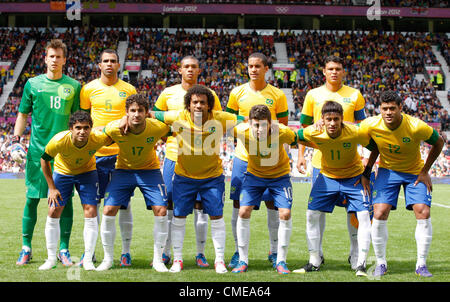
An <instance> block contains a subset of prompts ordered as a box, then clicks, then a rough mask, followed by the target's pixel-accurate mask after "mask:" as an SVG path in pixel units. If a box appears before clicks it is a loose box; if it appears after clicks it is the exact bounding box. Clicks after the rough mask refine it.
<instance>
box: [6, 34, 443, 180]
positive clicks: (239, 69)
mask: <svg viewBox="0 0 450 302" xmlns="http://www.w3.org/2000/svg"><path fill="white" fill-rule="evenodd" d="M1 35H2V36H10V35H21V37H22V38H23V39H21V41H22V40H23V42H22V43H24V45H26V41H27V39H29V38H33V39H35V40H36V45H35V48H34V50H33V52H32V54H30V58H29V60H28V62H27V64H26V67H25V68H24V70H23V72H22V74H21V76H20V78H19V80H18V81H17V83H16V85H15V88H14V90H13V93H11V95H10V96H9V98H8V100H7V102H6V104H5V105H4V106H3V107H2V109H1V110H0V134H1V135H0V145H1V146H0V148H1V149H0V150H1V151H0V153H1V154H0V169H1V170H2V171H3V172H13V171H17V170H19V171H20V172H23V168H24V163H22V164H15V163H13V161H12V160H11V158H10V155H9V150H8V146H9V144H10V143H9V140H10V137H11V135H12V133H13V128H14V120H15V116H16V115H17V109H18V104H19V102H20V99H21V95H22V92H23V86H24V84H25V82H26V81H27V79H28V78H30V77H33V76H35V75H38V74H40V73H42V72H44V70H45V63H44V60H43V56H42V53H43V49H44V47H45V43H46V41H48V40H49V39H50V38H51V37H55V38H61V39H63V41H64V42H65V43H66V44H67V45H68V48H69V55H68V60H67V64H66V68H65V72H66V73H67V75H69V76H71V77H73V78H75V79H77V80H79V81H80V82H81V84H82V85H84V84H85V83H87V82H89V81H91V80H92V79H94V78H97V77H98V68H97V64H96V59H97V55H98V53H99V52H100V51H101V50H102V49H105V48H116V47H117V44H118V41H119V40H121V39H125V38H126V39H128V41H129V49H128V51H127V58H126V59H127V60H138V61H140V62H141V69H142V70H146V71H147V73H146V76H145V77H142V76H140V77H139V78H137V79H135V80H134V82H133V83H132V84H134V85H135V86H136V88H137V90H138V91H140V92H141V93H144V94H145V95H146V96H147V97H148V99H149V102H150V104H151V105H153V104H154V102H155V101H156V99H157V97H158V96H159V94H160V92H161V91H162V90H163V89H164V88H165V87H166V86H171V85H173V84H176V83H178V82H179V74H178V64H179V62H180V60H181V58H182V57H183V56H185V55H188V54H192V55H194V56H196V57H197V58H199V60H200V62H201V63H200V67H201V69H202V74H201V75H200V77H199V84H203V85H206V86H209V87H211V88H212V89H214V90H215V92H216V93H217V95H218V96H219V99H220V100H221V102H222V107H223V108H225V106H226V103H227V101H228V95H229V93H230V91H231V89H232V88H234V87H235V86H237V85H240V84H242V83H245V82H247V81H248V75H247V70H246V58H247V56H248V55H249V54H250V53H252V52H254V51H260V52H263V53H264V54H265V55H266V56H267V57H268V58H269V60H270V66H272V64H273V63H275V62H276V57H275V49H274V42H277V41H282V42H285V43H286V45H287V49H288V57H289V60H290V61H291V62H292V63H293V64H295V65H296V69H297V70H298V72H299V74H298V76H297V77H296V78H297V80H296V81H295V83H293V84H292V87H291V88H292V91H293V97H294V104H295V108H296V112H291V116H290V117H291V119H294V120H295V119H298V117H299V113H300V112H301V108H302V103H303V98H304V96H305V94H306V92H307V91H308V90H309V89H311V88H314V87H317V86H319V85H321V84H322V83H323V75H322V72H321V68H320V66H322V65H321V64H322V62H321V58H323V57H325V55H330V54H335V53H338V54H339V55H340V56H343V57H345V58H346V60H347V62H349V65H348V66H347V67H348V70H347V71H348V76H347V78H346V79H347V80H346V81H347V82H346V84H347V85H349V86H352V87H355V88H358V89H360V91H361V93H362V94H363V96H364V98H365V100H366V115H367V116H371V115H376V114H378V113H379V111H378V105H379V104H378V97H379V94H380V93H381V92H382V91H383V90H385V89H394V90H396V91H398V92H399V94H400V95H401V96H402V98H403V99H404V102H405V105H404V111H405V112H406V113H408V114H411V115H413V116H416V117H419V118H420V119H422V120H424V121H426V122H429V123H439V124H440V129H441V134H442V135H444V136H445V133H444V132H443V131H448V130H450V127H449V125H450V117H449V115H448V112H447V110H445V109H444V108H443V107H442V105H441V104H440V102H439V100H438V98H437V97H436V89H435V87H434V86H433V84H432V82H431V81H430V80H429V79H427V78H423V79H421V80H420V81H419V80H418V79H416V78H414V77H413V76H411V75H414V74H417V73H425V72H424V68H425V65H429V64H437V60H436V58H435V57H434V55H433V53H432V52H431V51H430V49H431V44H439V45H440V49H441V52H442V54H443V56H444V57H446V58H447V60H448V57H449V52H448V39H447V38H441V37H432V36H431V35H425V34H421V33H416V34H400V33H395V34H393V35H387V34H384V33H381V32H376V31H374V32H372V33H370V34H368V35H365V34H362V33H358V32H345V33H317V32H307V31H305V32H303V33H302V34H292V33H288V34H281V33H280V34H278V33H276V34H274V35H273V37H272V36H260V35H257V34H256V32H253V33H249V34H242V33H239V32H238V33H236V34H230V33H224V32H222V31H215V32H213V33H208V32H205V33H188V32H186V31H184V30H178V31H176V32H175V33H169V32H168V31H161V30H154V29H153V30H145V29H130V30H129V31H128V33H125V32H124V31H121V30H118V29H109V30H105V29H101V28H97V29H95V30H93V29H88V28H86V29H78V28H73V29H67V30H66V31H65V32H58V31H54V30H49V29H47V30H46V31H44V32H38V31H37V30H33V29H31V30H30V31H28V32H24V33H20V32H17V31H14V30H9V31H8V30H4V31H2V32H1ZM393 45H396V47H397V50H396V51H393V49H392V47H393ZM17 48H18V49H19V48H20V47H17ZM19 51H20V50H18V52H19ZM86 51H87V54H86V53H85V52H86ZM18 57H20V55H16V59H17V58H18ZM270 83H271V84H273V85H275V86H280V85H279V82H278V81H276V80H271V81H270ZM29 131H30V129H29V127H28V128H27V129H26V130H25V135H26V136H27V135H29ZM444 138H445V140H446V141H447V138H446V137H444ZM21 143H22V144H23V146H24V148H25V149H26V148H27V143H28V142H27V139H26V138H25V139H24V140H23V141H22V142H21ZM157 150H158V155H159V156H160V159H161V162H163V159H164V155H165V146H164V144H160V145H158V149H157ZM233 150H234V146H233V143H232V142H229V141H228V142H227V141H224V144H223V145H222V146H221V157H222V160H223V164H224V173H225V175H231V166H232V165H231V163H232V159H233ZM428 150H429V148H428V147H427V146H426V145H424V146H423V147H422V151H423V154H427V151H428ZM310 153H311V152H309V151H308V152H307V154H306V158H307V159H308V158H310V157H311V154H312V153H311V154H310ZM449 156H450V152H449V151H448V149H447V146H445V147H444V149H443V151H442V154H441V156H440V157H439V159H438V160H437V161H436V162H435V164H434V166H433V168H432V169H431V171H432V172H431V174H432V175H433V176H436V177H440V176H450V173H449V167H448V165H449V160H448V158H449ZM293 167H295V164H294V165H293Z"/></svg>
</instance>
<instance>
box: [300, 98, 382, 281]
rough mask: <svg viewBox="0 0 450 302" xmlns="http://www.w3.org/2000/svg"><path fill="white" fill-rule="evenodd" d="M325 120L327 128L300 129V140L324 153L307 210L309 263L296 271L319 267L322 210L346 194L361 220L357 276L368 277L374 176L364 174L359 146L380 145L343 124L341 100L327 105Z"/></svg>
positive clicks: (313, 269) (327, 210) (350, 208)
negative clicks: (370, 209)
mask: <svg viewBox="0 0 450 302" xmlns="http://www.w3.org/2000/svg"><path fill="white" fill-rule="evenodd" d="M322 119H323V121H324V129H321V130H316V129H315V127H314V126H309V127H307V128H305V129H301V130H300V131H299V132H298V137H299V143H301V144H303V143H304V142H311V143H314V144H315V145H316V148H317V149H319V150H320V151H321V152H322V170H321V172H320V174H319V176H318V178H317V180H316V181H315V182H314V185H313V187H312V189H311V193H310V196H309V200H308V210H307V212H306V238H307V243H308V249H309V254H310V257H309V262H308V263H307V264H306V265H305V266H304V267H303V268H300V269H298V270H295V271H294V273H306V272H311V271H317V270H319V268H320V264H321V262H322V260H321V257H320V254H319V252H320V251H319V250H320V249H319V245H320V240H319V239H320V229H319V224H320V221H319V218H320V212H327V213H331V212H333V209H334V206H335V205H336V200H338V199H339V198H338V197H339V196H342V195H343V197H344V198H345V199H346V200H347V201H348V204H347V212H356V216H357V218H358V223H359V227H358V249H359V251H358V262H357V268H356V275H357V276H367V273H366V258H367V254H368V252H369V248H370V232H371V223H370V215H369V206H370V202H371V201H370V185H369V179H370V175H369V176H368V177H367V178H366V177H363V175H362V174H363V171H364V167H363V164H362V162H361V157H360V155H359V153H358V149H357V148H358V144H360V145H362V146H365V147H366V148H367V149H369V150H370V149H372V148H374V147H375V146H376V145H375V143H374V142H373V141H371V140H370V137H369V136H368V135H367V134H365V133H363V132H362V131H360V129H359V128H358V127H357V126H355V125H351V124H344V123H343V109H342V106H341V105H340V104H339V103H337V102H334V101H328V102H326V103H325V104H324V105H323V107H322ZM369 143H370V145H369ZM369 174H370V173H369Z"/></svg>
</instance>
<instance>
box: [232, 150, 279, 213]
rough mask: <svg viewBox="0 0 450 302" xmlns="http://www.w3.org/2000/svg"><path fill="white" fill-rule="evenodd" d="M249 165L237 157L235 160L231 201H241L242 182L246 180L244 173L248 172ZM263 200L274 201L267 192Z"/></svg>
mask: <svg viewBox="0 0 450 302" xmlns="http://www.w3.org/2000/svg"><path fill="white" fill-rule="evenodd" d="M247 165H248V163H247V162H246V161H243V160H242V159H239V158H237V157H235V158H234V159H233V168H232V170H231V184H230V199H231V200H239V197H240V195H241V187H242V181H243V179H244V173H246V172H247ZM261 198H262V199H261V200H264V201H273V200H274V198H273V197H272V196H271V195H270V192H269V191H268V190H266V191H265V192H264V194H263V195H262V197H261ZM258 208H259V206H258V207H255V209H258Z"/></svg>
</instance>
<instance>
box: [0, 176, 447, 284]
mask: <svg viewBox="0 0 450 302" xmlns="http://www.w3.org/2000/svg"><path fill="white" fill-rule="evenodd" d="M226 188H227V192H226V196H227V198H226V202H225V209H224V217H225V221H226V226H227V245H226V253H225V256H226V261H227V264H228V261H229V260H230V258H231V256H232V254H233V253H234V242H233V238H232V235H231V225H230V219H231V209H232V202H231V201H230V200H229V198H228V196H229V182H227V184H226ZM293 189H294V192H293V194H294V204H293V208H292V210H293V212H292V218H293V231H292V236H291V242H290V246H289V253H288V257H287V263H288V267H289V268H290V269H291V270H293V269H297V268H299V267H301V266H303V265H304V264H306V262H307V261H308V257H309V256H308V249H307V246H306V238H305V223H306V222H305V216H306V215H305V211H306V204H307V198H308V194H309V191H310V184H308V183H294V184H293ZM433 189H434V190H433V203H434V205H433V206H432V210H431V217H432V223H433V242H432V245H431V249H430V253H429V257H428V267H429V269H430V271H431V272H432V273H433V274H434V276H433V277H432V278H428V279H424V278H419V277H417V276H416V275H415V274H414V270H415V262H416V243H415V239H414V232H415V226H416V220H415V217H414V214H413V212H410V211H407V210H406V209H405V208H404V199H403V193H401V195H400V199H399V207H398V210H396V211H392V212H391V214H390V217H389V222H388V228H389V241H388V247H387V259H388V269H389V271H388V274H387V275H386V276H384V277H383V278H382V279H381V281H383V282H391V281H393V282H416V281H425V282H448V281H450V274H449V272H450V248H449V247H450V246H449V238H450V224H449V217H450V199H449V198H448V196H449V194H450V186H448V185H434V187H433ZM0 192H2V193H1V196H0V205H1V211H0V223H1V228H0V238H1V248H0V281H1V282H22V281H27V282H29V281H40V282H91V281H95V282H186V281H189V282H205V281H207V282H302V281H306V282H322V281H324V282H379V281H378V280H373V279H371V278H365V277H359V278H357V277H356V276H355V274H354V272H353V271H352V270H351V269H350V267H349V264H348V263H347V257H348V251H349V238H348V233H347V227H346V217H345V212H344V210H343V209H342V208H335V211H334V213H332V214H328V215H327V220H326V230H325V235H324V253H325V265H323V266H322V268H321V271H320V272H314V273H310V274H307V275H298V274H290V275H278V274H277V273H276V272H275V270H274V269H273V268H272V267H271V265H270V263H269V262H268V260H267V254H268V250H269V242H268V231H267V219H266V216H267V212H266V209H265V206H264V205H262V206H261V210H260V211H254V212H253V214H252V220H251V235H250V249H249V271H248V272H247V273H243V274H232V273H227V274H223V275H219V274H216V273H215V271H214V268H213V266H214V265H213V263H214V248H213V244H212V240H211V237H210V231H209V233H208V242H207V245H206V253H205V254H206V257H207V259H208V260H209V262H210V264H212V265H211V267H210V268H206V269H200V268H197V267H196V265H195V261H194V257H195V252H196V249H195V233H194V229H193V215H190V216H188V220H187V227H186V237H185V242H184V270H183V271H182V272H181V273H179V274H169V273H157V272H155V271H154V270H152V269H151V267H150V266H149V264H150V262H151V258H152V255H153V238H152V234H153V213H152V212H151V211H148V210H146V209H145V206H144V200H143V197H142V194H141V193H140V191H139V190H136V193H135V196H134V197H133V199H132V210H133V217H134V230H133V241H132V247H131V253H132V259H133V265H132V267H131V268H120V267H119V266H118V264H119V263H118V262H119V261H118V259H119V257H120V252H121V238H120V231H119V227H118V226H117V237H116V248H115V259H116V261H115V267H114V268H113V269H111V270H109V271H106V272H95V271H91V272H86V271H84V270H82V269H79V268H76V267H72V268H69V269H68V268H65V267H63V266H62V265H61V264H58V266H57V268H56V269H53V270H51V271H46V272H40V271H38V267H39V266H40V265H41V264H42V263H43V262H44V261H45V259H46V255H47V252H46V248H45V236H44V226H45V219H46V213H47V202H46V200H44V199H42V200H41V203H40V205H39V208H38V212H39V214H38V222H37V224H36V229H35V232H34V238H33V259H32V261H31V263H30V264H29V265H26V266H25V267H17V266H16V265H15V262H16V260H17V257H18V254H19V251H20V248H21V223H22V222H21V219H22V212H23V206H24V202H25V185H24V180H23V179H17V180H10V179H2V180H1V183H0ZM437 204H440V206H438V205H437ZM445 206H447V207H445ZM70 245H71V246H70V252H71V254H72V257H73V259H74V260H76V259H78V258H79V257H80V256H81V254H82V252H83V247H84V244H83V216H82V210H81V205H80V202H79V198H78V196H75V198H74V225H73V229H72V237H71V243H70ZM96 255H97V259H98V260H99V261H100V260H101V259H102V258H103V249H102V245H101V240H100V235H99V238H98V242H97V247H96ZM374 263H375V260H374V254H373V249H372V247H371V251H370V253H369V257H368V268H369V270H370V269H371V267H372V265H374ZM98 264H99V262H97V264H96V265H98Z"/></svg>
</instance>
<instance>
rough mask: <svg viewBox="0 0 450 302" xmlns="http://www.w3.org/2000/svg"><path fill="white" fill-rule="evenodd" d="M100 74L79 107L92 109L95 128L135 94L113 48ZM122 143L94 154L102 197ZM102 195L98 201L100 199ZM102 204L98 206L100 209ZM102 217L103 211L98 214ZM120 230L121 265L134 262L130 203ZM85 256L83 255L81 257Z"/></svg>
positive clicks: (106, 52) (102, 55)
mask: <svg viewBox="0 0 450 302" xmlns="http://www.w3.org/2000/svg"><path fill="white" fill-rule="evenodd" d="M99 58H100V62H99V63H98V67H99V69H100V72H101V75H100V78H98V79H95V80H93V81H91V82H89V83H87V84H86V85H84V86H83V88H82V89H81V95H80V107H81V109H83V110H85V111H88V112H90V114H91V116H92V120H93V122H94V126H93V127H94V128H96V127H101V126H106V125H107V124H108V123H109V122H112V121H114V120H118V119H121V118H122V117H123V116H125V113H126V111H125V101H126V99H127V97H129V96H130V95H132V94H136V89H135V88H134V87H133V85H131V84H128V83H127V82H124V81H122V80H121V79H119V77H118V75H117V72H118V71H119V68H120V63H119V55H118V54H117V52H116V51H115V50H113V49H105V50H103V51H102V52H101V53H100V56H99ZM118 153H119V147H118V146H117V144H112V145H111V146H106V147H103V148H101V149H100V150H98V151H97V153H96V154H95V157H96V161H97V172H98V181H99V186H100V187H99V192H100V199H102V198H104V195H105V189H106V186H107V185H108V183H109V180H110V179H111V174H112V172H113V170H114V166H115V164H116V159H117V154H118ZM100 199H99V202H100ZM98 209H99V207H97V210H98ZM97 217H98V219H100V215H97ZM119 226H120V233H121V235H122V255H121V257H120V266H130V265H131V255H130V246H131V238H132V233H133V215H132V213H131V208H130V204H129V203H128V208H126V209H125V208H121V210H120V214H119ZM82 258H83V257H82Z"/></svg>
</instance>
